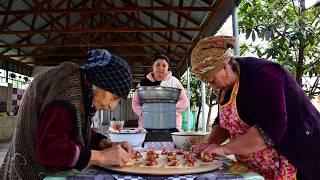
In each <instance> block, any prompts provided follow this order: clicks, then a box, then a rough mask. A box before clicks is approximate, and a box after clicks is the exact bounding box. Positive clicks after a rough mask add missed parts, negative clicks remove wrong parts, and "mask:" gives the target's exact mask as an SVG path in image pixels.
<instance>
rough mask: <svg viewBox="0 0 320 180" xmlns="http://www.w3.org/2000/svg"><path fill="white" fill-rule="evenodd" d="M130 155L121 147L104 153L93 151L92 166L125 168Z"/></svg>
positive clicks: (118, 146) (103, 151)
mask: <svg viewBox="0 0 320 180" xmlns="http://www.w3.org/2000/svg"><path fill="white" fill-rule="evenodd" d="M129 158H130V156H129V154H128V153H127V151H126V150H124V149H123V148H122V147H121V146H120V145H115V146H112V147H111V148H106V149H104V150H102V151H94V150H92V153H91V159H90V164H91V165H98V166H110V165H111V166H119V167H124V166H125V165H126V164H127V162H128V161H129Z"/></svg>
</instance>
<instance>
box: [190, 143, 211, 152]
mask: <svg viewBox="0 0 320 180" xmlns="http://www.w3.org/2000/svg"><path fill="white" fill-rule="evenodd" d="M209 145H210V144H208V143H202V144H197V145H193V146H191V152H192V153H195V154H201V152H202V151H203V150H204V149H206V148H207V147H208V146H209Z"/></svg>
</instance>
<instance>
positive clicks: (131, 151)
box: [112, 141, 133, 157]
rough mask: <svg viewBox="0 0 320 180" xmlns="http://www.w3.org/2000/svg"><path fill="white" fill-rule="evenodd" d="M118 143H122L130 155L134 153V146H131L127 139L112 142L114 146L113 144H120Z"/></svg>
mask: <svg viewBox="0 0 320 180" xmlns="http://www.w3.org/2000/svg"><path fill="white" fill-rule="evenodd" d="M118 145H120V146H121V147H122V148H123V149H124V150H126V151H127V153H128V155H129V157H131V156H132V155H133V148H132V146H130V144H129V143H128V142H127V141H125V142H113V143H112V147H113V146H118Z"/></svg>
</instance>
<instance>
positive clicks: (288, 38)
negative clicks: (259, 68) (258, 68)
mask: <svg viewBox="0 0 320 180" xmlns="http://www.w3.org/2000/svg"><path fill="white" fill-rule="evenodd" d="M238 12H239V29H240V33H243V34H246V38H247V39H249V38H251V39H252V41H256V40H257V39H258V38H259V40H260V41H267V43H266V44H260V45H255V46H252V45H248V44H242V45H241V53H244V52H246V51H251V52H252V53H255V54H257V55H258V56H259V57H260V58H267V59H270V60H274V61H276V62H278V63H279V64H281V65H283V66H285V67H286V68H287V69H288V70H289V71H290V72H291V73H292V75H293V76H294V77H295V78H296V81H297V82H298V84H299V85H300V86H301V87H303V89H304V90H305V92H306V94H307V95H309V97H310V98H312V97H314V96H316V95H319V94H320V75H319V74H320V56H319V52H320V35H319V34H320V18H319V14H320V7H319V3H318V4H317V5H314V6H313V7H310V8H308V9H306V7H305V1H304V0H297V1H293V0H292V1H288V0H243V1H241V3H240V6H239V11H238ZM305 77H309V78H311V77H312V80H313V82H306V83H304V84H302V83H303V81H302V79H303V78H305ZM309 78H308V79H309Z"/></svg>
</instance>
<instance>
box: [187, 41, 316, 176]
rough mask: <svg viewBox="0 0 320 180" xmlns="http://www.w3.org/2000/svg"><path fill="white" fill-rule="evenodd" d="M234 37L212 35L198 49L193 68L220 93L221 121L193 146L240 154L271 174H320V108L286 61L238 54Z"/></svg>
mask: <svg viewBox="0 0 320 180" xmlns="http://www.w3.org/2000/svg"><path fill="white" fill-rule="evenodd" d="M234 41H235V39H234V38H233V37H229V36H216V37H208V38H204V39H201V40H200V41H199V42H198V43H197V45H196V46H195V48H194V49H193V51H192V55H191V64H192V72H193V73H194V74H195V75H196V76H197V77H198V78H200V79H201V80H202V81H204V82H206V83H209V84H210V86H211V87H212V88H213V89H214V90H217V91H219V92H220V96H219V99H218V100H219V115H218V121H217V122H216V123H215V124H214V125H213V130H212V132H211V135H210V137H209V140H208V142H207V143H205V144H200V145H196V146H193V147H192V149H193V151H194V152H195V153H200V152H202V153H208V154H212V155H220V156H226V155H229V154H234V155H235V156H236V158H237V160H238V161H239V162H241V163H243V164H246V165H247V166H248V167H249V168H251V169H252V170H254V171H257V172H258V173H260V174H262V175H263V176H264V177H265V178H266V179H294V178H295V177H296V174H297V177H298V179H299V178H302V179H320V171H319V164H320V155H319V154H320V142H319V139H320V114H319V112H318V110H317V109H316V108H315V107H314V106H313V105H312V104H311V102H310V100H309V99H308V98H307V97H306V96H305V94H304V92H303V90H302V89H301V88H300V86H299V85H298V84H297V83H296V81H295V80H294V79H293V78H292V76H291V75H290V74H289V73H288V72H287V71H286V70H284V69H283V68H282V67H281V66H280V65H278V64H276V63H273V62H271V61H266V60H261V59H257V58H253V57H233V56H232V53H231V52H232V51H231V49H230V48H232V47H233V45H234ZM228 138H230V141H229V142H228V143H226V144H224V145H221V143H223V142H224V141H225V140H226V139H228ZM311 159H312V160H311Z"/></svg>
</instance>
